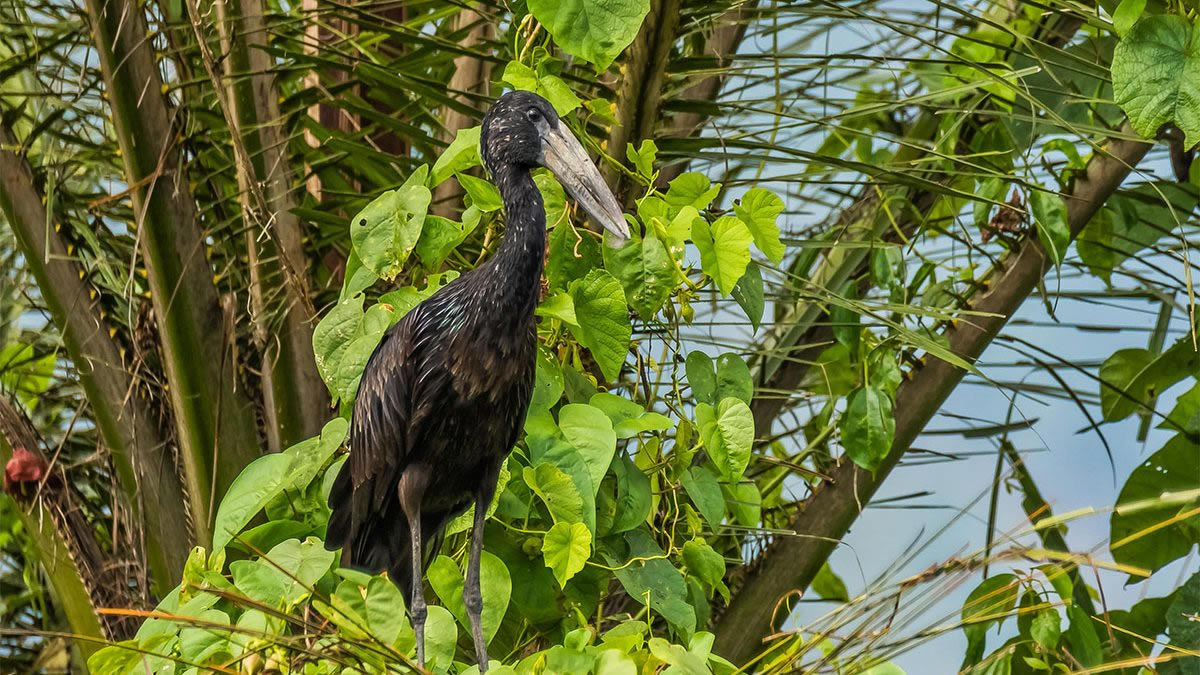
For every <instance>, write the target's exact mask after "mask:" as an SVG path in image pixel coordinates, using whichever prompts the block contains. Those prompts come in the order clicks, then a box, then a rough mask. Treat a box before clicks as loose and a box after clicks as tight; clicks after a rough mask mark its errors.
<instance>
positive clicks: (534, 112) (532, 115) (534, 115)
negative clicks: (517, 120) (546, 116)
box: [525, 108, 542, 122]
mask: <svg viewBox="0 0 1200 675" xmlns="http://www.w3.org/2000/svg"><path fill="white" fill-rule="evenodd" d="M525 116H526V117H528V118H529V121H530V122H536V121H537V120H538V118H539V117H541V116H542V113H541V111H540V110H538V109H537V108H530V109H529V110H528V111H527V112H526V113H525Z"/></svg>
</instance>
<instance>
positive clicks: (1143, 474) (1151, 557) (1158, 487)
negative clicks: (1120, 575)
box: [1109, 434, 1200, 572]
mask: <svg viewBox="0 0 1200 675" xmlns="http://www.w3.org/2000/svg"><path fill="white" fill-rule="evenodd" d="M1197 466H1200V445H1197V444H1196V443H1195V442H1193V441H1192V440H1190V439H1189V438H1188V437H1187V436H1185V435H1183V434H1179V435H1176V436H1174V437H1173V438H1171V439H1170V440H1168V441H1167V442H1166V444H1165V445H1163V447H1162V448H1161V449H1160V450H1159V451H1158V452H1156V453H1154V454H1153V455H1151V456H1150V457H1149V459H1147V460H1146V461H1145V462H1143V463H1142V464H1141V465H1139V466H1138V467H1137V468H1136V469H1134V470H1133V472H1132V473H1130V474H1129V478H1128V479H1126V480H1125V485H1124V487H1122V488H1121V494H1120V495H1119V496H1118V497H1117V510H1116V513H1114V514H1113V516H1112V521H1111V524H1110V544H1109V545H1110V546H1111V547H1112V555H1113V560H1115V561H1117V562H1118V563H1121V564H1123V565H1134V566H1137V567H1142V568H1145V569H1148V570H1150V571H1151V572H1154V571H1157V570H1159V569H1161V568H1162V567H1164V566H1166V565H1167V564H1168V563H1170V562H1172V561H1174V560H1178V559H1179V558H1182V557H1183V556H1185V555H1187V553H1188V551H1190V550H1191V549H1192V546H1193V544H1195V543H1197V540H1198V539H1200V536H1198V535H1197V532H1198V530H1197V529H1195V527H1196V526H1198V525H1200V517H1197V516H1193V517H1192V518H1189V519H1188V520H1187V521H1184V522H1176V523H1172V524H1170V525H1167V526H1165V527H1164V526H1163V524H1164V522H1166V521H1168V520H1170V519H1171V518H1172V517H1174V516H1176V515H1178V514H1180V513H1182V512H1184V511H1187V510H1189V509H1192V508H1195V506H1196V503H1195V502H1194V501H1193V502H1191V503H1186V504H1180V503H1178V502H1176V503H1169V502H1165V503H1163V504H1162V505H1161V506H1157V505H1154V506H1150V507H1149V508H1147V507H1146V505H1145V504H1140V505H1141V508H1138V509H1129V508H1128V506H1129V505H1130V504H1139V503H1143V502H1147V501H1150V500H1155V499H1158V498H1159V497H1160V496H1161V495H1162V494H1163V493H1166V492H1183V491H1187V490H1196V489H1197V488H1200V472H1197V471H1196V467H1197ZM1151 503H1152V502H1151ZM1122 507H1126V508H1122ZM1189 523H1191V524H1193V525H1192V527H1189V526H1188V524H1189ZM1135 535H1136V536H1135ZM1126 538H1129V540H1128V541H1124V540H1125V539H1126Z"/></svg>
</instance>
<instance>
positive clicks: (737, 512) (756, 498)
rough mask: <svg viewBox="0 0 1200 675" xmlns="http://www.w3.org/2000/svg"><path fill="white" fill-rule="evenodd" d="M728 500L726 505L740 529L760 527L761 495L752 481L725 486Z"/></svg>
mask: <svg viewBox="0 0 1200 675" xmlns="http://www.w3.org/2000/svg"><path fill="white" fill-rule="evenodd" d="M726 489H727V490H728V491H729V498H728V499H727V500H726V503H727V504H728V505H729V510H730V512H731V513H732V514H733V519H734V520H736V521H737V522H738V524H739V525H741V526H742V527H761V525H762V523H761V520H762V493H760V492H759V491H758V486H757V485H755V484H754V483H753V482H752V481H744V482H741V483H736V484H734V485H728V486H726Z"/></svg>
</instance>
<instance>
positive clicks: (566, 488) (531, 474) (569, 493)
mask: <svg viewBox="0 0 1200 675" xmlns="http://www.w3.org/2000/svg"><path fill="white" fill-rule="evenodd" d="M522 477H523V478H524V479H525V484H526V485H528V486H529V489H530V490H533V492H534V494H536V495H537V496H538V497H540V498H541V500H542V501H543V502H545V504H546V507H547V508H548V509H550V516H551V517H552V518H553V519H554V522H556V523H559V522H563V523H582V522H584V520H583V497H581V496H580V493H579V488H578V487H576V486H575V481H573V480H571V477H570V476H568V475H567V474H566V473H565V472H564V471H563V470H562V469H560V468H558V467H557V466H554V465H553V464H550V463H547V462H541V463H539V464H538V465H537V466H534V467H528V466H527V467H525V468H524V469H523V470H522Z"/></svg>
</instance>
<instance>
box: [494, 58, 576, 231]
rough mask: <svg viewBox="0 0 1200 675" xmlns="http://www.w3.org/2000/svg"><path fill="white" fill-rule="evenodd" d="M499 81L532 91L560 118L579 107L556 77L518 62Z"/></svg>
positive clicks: (564, 83) (567, 89)
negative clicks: (547, 103) (551, 107)
mask: <svg viewBox="0 0 1200 675" xmlns="http://www.w3.org/2000/svg"><path fill="white" fill-rule="evenodd" d="M501 79H502V80H503V81H504V82H507V83H508V84H511V85H512V86H513V88H515V89H524V90H525V91H532V92H533V93H535V94H538V95H539V96H541V97H542V98H544V99H546V100H547V101H549V102H550V105H552V106H554V112H556V113H558V114H559V116H560V117H561V116H563V115H566V114H567V113H569V112H571V111H572V110H574V109H576V108H578V107H579V106H580V105H581V101H580V100H579V97H578V96H576V95H575V92H573V91H571V87H569V86H567V83H566V82H563V81H562V79H561V78H559V77H558V76H557V75H553V74H551V73H540V74H539V73H538V72H536V71H534V70H533V69H532V68H530V67H529V66H527V65H525V64H523V63H521V62H520V61H509V62H508V65H507V66H505V68H504V75H503V76H502V77H501ZM551 222H553V221H551Z"/></svg>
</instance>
